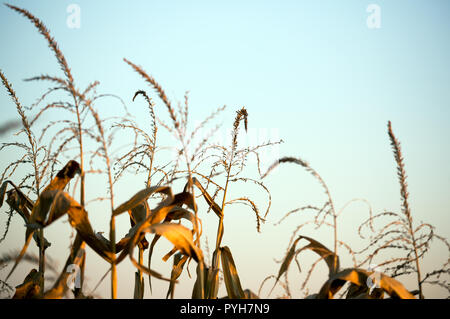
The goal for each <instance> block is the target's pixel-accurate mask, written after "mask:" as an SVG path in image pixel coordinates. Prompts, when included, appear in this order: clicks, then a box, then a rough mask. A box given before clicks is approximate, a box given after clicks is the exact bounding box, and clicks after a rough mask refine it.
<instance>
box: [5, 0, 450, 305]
mask: <svg viewBox="0 0 450 319" xmlns="http://www.w3.org/2000/svg"><path fill="white" fill-rule="evenodd" d="M10 3H12V4H14V5H17V6H19V7H23V8H25V9H27V10H29V11H30V12H31V13H33V14H34V15H35V16H37V17H39V18H40V19H41V20H42V21H43V22H44V23H45V25H46V26H47V27H48V28H49V29H50V31H51V34H52V35H53V36H54V37H55V39H56V40H57V42H58V43H59V46H60V49H61V50H62V52H63V53H64V55H65V57H66V59H67V61H68V64H69V66H70V67H71V69H72V71H73V75H74V78H75V81H76V83H77V85H78V86H79V87H85V86H87V85H88V84H89V83H91V82H93V81H94V80H98V81H100V83H101V84H100V87H99V92H101V93H114V94H117V95H119V96H120V97H121V98H123V99H124V100H125V101H126V103H127V106H128V108H129V110H130V111H131V112H132V113H133V115H134V116H136V118H137V119H138V120H139V121H141V123H143V125H148V121H147V122H146V121H145V119H147V110H146V109H145V107H144V106H143V105H144V104H143V103H141V104H136V102H135V103H134V104H132V102H131V98H132V96H133V94H134V92H135V91H136V90H139V89H145V90H147V91H148V92H152V95H151V96H152V97H153V98H154V100H155V101H156V103H157V113H158V112H159V113H158V114H161V115H160V116H161V117H162V118H165V119H167V114H165V113H164V112H165V110H164V108H163V105H162V103H161V101H160V100H159V99H158V98H157V96H156V94H154V93H153V90H151V89H150V88H149V87H148V86H147V85H146V84H145V83H144V81H143V80H142V79H141V78H140V77H139V76H138V75H137V74H136V73H134V72H133V71H132V70H131V68H130V67H129V66H128V65H127V64H125V63H124V62H123V61H122V59H123V58H124V57H125V58H127V59H129V60H131V61H132V62H134V63H136V64H138V65H141V66H142V67H143V68H144V69H145V70H146V71H147V72H148V73H149V74H151V75H152V76H154V77H155V79H156V80H157V81H158V82H159V83H160V84H161V85H162V86H163V88H164V89H165V90H166V92H167V93H168V95H169V97H170V98H171V99H172V100H173V101H183V96H184V93H185V91H187V90H189V91H190V119H191V121H192V125H195V123H196V122H199V121H201V120H202V119H203V118H205V116H207V115H208V114H210V113H211V112H212V111H213V110H215V109H216V108H217V107H220V106H222V105H227V109H226V110H225V111H224V112H223V113H222V115H221V117H220V118H219V119H218V121H216V122H218V123H223V125H224V126H223V127H222V128H223V130H226V129H228V128H229V127H231V123H232V121H233V118H234V114H235V113H234V111H235V110H237V109H238V108H240V107H242V106H245V107H246V108H247V110H248V113H249V128H252V129H253V130H254V131H253V132H256V133H255V134H256V135H255V136H256V138H257V140H258V142H263V140H264V139H266V137H269V138H281V139H283V141H284V143H283V144H282V145H281V146H280V147H279V148H275V149H274V150H273V151H272V152H271V153H270V154H268V155H270V156H269V157H270V158H269V160H268V162H271V161H272V159H274V158H276V157H278V156H294V157H301V158H303V159H305V160H307V161H308V162H309V163H310V164H311V166H312V167H314V168H315V169H316V170H317V171H318V172H319V173H320V174H321V176H322V177H323V179H324V180H325V181H326V183H327V184H328V186H329V188H330V191H331V194H332V196H333V198H334V200H335V204H336V206H337V207H338V208H340V207H342V206H343V205H344V204H345V203H346V202H347V201H348V200H351V199H353V198H364V199H366V200H367V201H369V202H370V203H371V205H372V208H373V210H374V212H380V211H382V210H384V209H386V210H394V211H399V210H400V193H399V185H398V181H397V178H396V166H395V162H394V159H393V156H392V152H391V148H390V143H389V139H388V135H387V121H388V120H390V121H392V125H393V129H394V132H395V134H396V136H397V138H398V139H399V140H400V141H401V142H402V148H403V154H404V157H405V163H406V171H407V174H408V182H409V191H410V201H411V208H412V213H413V216H414V218H415V220H416V222H417V223H418V222H420V221H424V222H428V223H431V224H433V225H434V226H436V232H437V233H439V234H440V235H442V236H444V237H447V238H448V237H449V235H450V217H449V216H450V214H449V213H450V212H449V208H450V196H449V195H450V194H449V191H450V167H449V165H448V158H449V156H450V149H449V136H450V127H449V125H448V123H449V119H450V75H449V70H450V42H449V41H448V39H449V38H450V19H449V18H450V2H448V1H446V0H442V1H438V0H435V1H419V0H408V1H406V0H405V1H402V0H398V1H381V0H379V1H373V2H372V1H361V0H358V1H356V0H353V1H350V0H349V1H332V0H329V1H261V0H259V1H226V2H223V1H222V2H219V1H172V0H170V1H133V2H131V1H104V0H102V1H76V2H74V1H48V0H47V1H12V2H10ZM72 3H76V4H77V5H78V6H79V8H80V9H81V12H80V27H79V28H70V27H69V26H68V24H67V18H68V17H69V15H70V13H67V7H68V6H69V5H70V4H72ZM371 3H374V4H377V5H378V6H379V8H380V9H381V11H380V28H369V27H368V24H367V18H368V17H369V15H370V14H371V13H369V12H367V11H366V9H367V7H368V6H369V4H371ZM0 43H1V48H2V49H1V50H0V68H1V69H2V70H3V72H4V73H5V74H6V76H7V77H8V79H9V80H10V82H12V83H13V86H14V88H15V90H16V92H17V95H18V97H19V99H20V100H21V101H22V103H23V104H24V105H29V104H31V103H33V102H34V101H35V100H36V99H37V98H38V96H39V95H40V94H41V93H42V92H43V90H44V89H45V88H46V86H45V85H44V84H36V83H29V82H24V81H23V79H25V78H28V77H32V76H35V75H39V74H50V75H53V74H55V75H61V71H60V70H59V69H58V65H57V63H56V59H55V57H54V56H53V55H52V52H51V51H50V49H49V48H48V47H47V43H46V41H45V40H44V39H43V37H42V36H41V35H40V34H39V33H38V32H37V31H36V30H35V28H34V26H33V25H31V23H30V22H29V21H27V20H26V19H25V18H23V17H21V16H19V15H18V14H17V13H15V12H13V11H12V10H10V9H8V8H7V7H5V6H3V5H2V6H0ZM105 101H106V100H105ZM107 102H110V103H107ZM101 105H102V106H101V107H100V109H99V111H100V113H101V114H102V115H103V116H110V115H114V114H115V110H118V109H120V107H119V106H118V103H117V102H116V101H114V100H108V101H106V102H105V103H104V104H101ZM138 105H139V106H140V107H139V106H138ZM0 107H1V117H2V119H1V121H4V122H6V121H8V120H12V119H17V118H18V117H17V116H18V115H17V112H16V109H15V107H14V104H13V103H12V102H11V100H10V99H9V97H8V95H7V93H6V91H5V90H4V89H2V90H1V92H0ZM158 108H159V109H158ZM48 114H49V115H48V117H46V118H45V120H54V119H55V118H56V115H55V118H52V115H50V113H48ZM44 124H45V123H40V124H39V123H38V125H42V126H44ZM263 135H265V137H264V136H263ZM0 138H1V140H2V142H4V141H8V137H7V136H1V137H0ZM118 139H119V143H122V144H126V143H127V142H128V141H129V139H128V140H127V137H126V136H125V135H122V134H120V136H119V137H118ZM164 142H165V143H164ZM172 142H173V141H172V140H170V139H167V140H165V141H161V144H166V145H167V144H170V143H172ZM0 156H1V160H0V167H1V169H2V170H3V169H4V168H5V167H6V165H7V163H9V162H10V161H11V160H12V159H14V158H17V156H18V155H17V154H14V153H5V152H2V153H1V155H0ZM248 168H249V172H250V173H249V174H250V175H251V174H254V170H255V166H254V165H253V164H250V165H249V167H248ZM90 182H91V185H89V184H88V186H87V188H88V190H89V188H91V189H95V188H96V187H102V186H101V185H100V184H98V182H97V181H96V180H95V178H91V179H89V178H88V183H90ZM266 182H267V186H268V187H269V188H270V190H271V192H272V200H273V203H272V210H271V212H270V214H269V216H268V221H267V222H266V223H265V224H264V225H263V227H262V233H260V234H258V233H257V232H256V230H255V222H254V216H253V215H252V212H249V211H247V210H246V209H244V208H241V207H238V206H235V207H234V208H233V209H230V210H229V211H228V214H226V217H225V237H224V244H226V245H228V246H229V247H230V249H231V251H232V252H233V255H234V259H235V261H236V264H237V267H238V271H239V274H240V275H241V277H242V278H241V280H242V282H243V286H244V288H250V289H252V290H253V291H255V292H256V291H257V290H258V288H259V284H260V283H261V282H262V280H263V279H264V278H265V277H266V276H268V275H271V274H276V273H277V272H278V268H279V264H277V263H275V262H274V259H277V260H280V259H281V258H282V257H283V256H284V254H285V250H286V249H287V245H288V242H289V238H290V234H291V232H292V231H293V230H294V229H295V225H298V224H300V223H302V222H304V221H305V220H308V217H307V216H295V217H291V218H290V219H289V220H288V221H286V222H285V223H283V224H281V225H279V226H273V223H274V222H276V221H278V220H279V219H280V218H281V217H282V216H283V215H284V213H286V212H287V211H289V210H290V209H293V208H296V207H299V206H304V205H308V204H311V205H321V204H322V203H323V201H324V200H325V198H324V196H323V193H322V191H321V189H320V187H319V186H318V185H317V183H316V181H315V180H314V179H313V178H312V177H311V176H310V175H308V174H307V173H305V172H304V171H303V170H302V169H301V168H300V167H295V166H293V165H286V166H283V167H281V168H280V169H279V170H277V171H276V172H274V174H273V175H271V176H269V177H268V178H267V180H266ZM99 185H100V186H99ZM142 185H143V181H142V179H136V180H133V178H130V180H129V181H127V182H126V183H124V184H121V185H118V186H117V187H116V189H115V191H116V194H117V200H116V203H117V204H120V203H121V202H122V201H124V200H126V199H127V197H129V196H131V195H132V194H134V193H135V192H137V191H138V190H140V189H141V187H142ZM237 190H238V191H237V192H236V194H237V193H239V192H246V191H248V190H247V189H246V188H238V189H237ZM251 192H252V191H250V194H246V196H249V197H252V196H254V197H255V198H256V199H257V200H259V201H260V202H261V205H262V207H265V205H266V203H265V202H264V200H265V199H264V198H265V197H264V195H263V194H262V195H260V194H259V193H255V194H253V193H251ZM241 196H242V195H241ZM101 207H103V208H101ZM1 209H2V214H0V221H1V225H2V227H4V224H5V222H6V217H7V216H6V215H5V214H3V212H4V211H5V208H4V207H2V208H1ZM96 209H97V208H96ZM98 209H99V210H101V209H103V210H104V212H101V211H96V212H95V213H93V212H91V211H90V210H89V208H88V211H89V212H90V218H91V220H92V222H93V224H94V225H95V227H96V230H99V231H100V230H101V231H105V232H106V233H107V232H108V221H109V213H108V205H107V204H106V205H105V206H99V208H98ZM366 216H367V209H366V206H364V205H363V204H355V205H354V206H351V207H350V208H349V209H348V211H347V212H345V213H344V215H343V218H342V219H341V224H340V226H339V231H340V234H341V236H342V238H343V239H348V240H349V242H350V243H352V244H353V245H354V246H355V247H356V248H359V247H362V246H363V244H364V243H363V242H361V241H359V242H358V239H357V238H356V236H355V235H354V234H356V229H357V226H358V225H359V223H360V222H361V221H362V220H363V219H364V218H365V217H366ZM200 217H202V216H200ZM214 217H215V216H212V214H211V215H207V216H206V215H205V217H204V218H205V220H204V221H203V223H204V224H205V225H212V226H210V230H209V231H210V235H208V240H209V245H210V247H212V246H213V245H214V242H215V237H214V233H215V231H216V227H217V226H216V224H217V220H216V219H215V218H214ZM65 220H66V219H65V218H64V221H60V222H58V223H59V224H58V225H59V226H58V225H52V226H53V227H49V230H48V234H49V235H48V236H49V240H50V241H52V242H55V241H56V242H57V240H56V238H61V243H59V244H58V243H55V244H54V246H53V247H52V249H53V251H52V250H51V249H49V250H48V253H49V255H50V256H52V257H54V259H56V260H58V261H59V266H60V267H62V266H63V265H64V262H65V258H66V254H67V253H68V249H67V247H68V243H69V237H70V236H71V230H70V227H69V225H68V223H66V222H65ZM127 223H128V221H127V219H125V218H124V219H123V225H119V230H120V231H121V232H122V234H125V233H126V232H127V226H128V224H127ZM55 226H56V227H55ZM121 227H122V228H121ZM50 228H52V229H50ZM2 229H3V228H2ZM63 229H64V230H63ZM23 231H24V228H23V223H22V220H21V219H20V218H19V217H18V216H15V217H14V219H13V222H12V226H11V229H10V233H9V234H8V237H7V239H6V240H5V241H4V242H3V243H1V244H0V252H2V253H3V252H6V251H11V250H13V249H20V248H21V245H22V242H23V237H24V236H23ZM207 234H208V233H207ZM303 234H304V235H308V236H312V237H314V238H317V239H318V240H319V241H321V242H323V243H324V244H325V245H327V246H328V247H332V234H330V233H327V232H317V231H314V230H313V229H308V230H305V233H303ZM72 235H73V233H72ZM52 236H53V238H52ZM161 247H165V248H161V250H160V251H159V255H157V254H156V255H155V269H157V270H158V269H159V270H160V271H161V272H164V271H165V272H164V273H165V274H166V275H169V274H170V272H169V271H168V269H169V268H168V266H165V264H164V263H163V262H160V263H158V262H156V260H160V257H162V256H163V255H164V254H165V253H166V250H169V249H170V245H166V246H164V244H161ZM32 249H35V248H34V247H33V248H32ZM304 256H305V257H304V258H305V259H304V260H305V262H306V263H308V262H311V260H314V259H313V258H312V257H313V256H312V255H308V254H305V255H304ZM445 256H448V252H446V250H445V249H444V247H442V245H441V246H440V245H439V244H437V245H436V248H435V250H434V252H432V253H431V254H430V259H429V260H428V261H427V262H426V263H425V264H426V266H427V267H428V268H429V269H433V266H434V265H435V264H436V263H437V262H442V261H445V260H446V259H445V258H448V257H445ZM343 258H344V257H343ZM443 258H444V259H443ZM300 260H303V259H302V257H300ZM347 261H348V262H347ZM169 263H170V262H169ZM343 263H344V264H346V265H347V266H351V264H350V259H348V260H347V259H344V262H343ZM21 267H22V268H19V270H18V271H17V276H15V277H13V280H15V281H16V282H17V283H19V282H21V281H22V280H23V279H22V278H23V277H24V274H25V272H27V270H28V268H27V267H29V266H21ZM107 268H108V265H107V263H106V262H104V261H102V260H101V259H100V258H99V257H97V256H95V255H94V253H93V252H92V251H91V252H90V254H89V255H88V259H87V272H88V276H89V282H88V284H89V285H90V287H93V286H94V285H95V284H96V283H97V281H98V279H99V278H100V277H101V276H102V274H103V273H104V272H105V271H106V270H107ZM190 270H191V274H192V275H194V274H195V267H194V263H193V264H192V265H191V267H190ZM21 271H22V272H21ZM4 273H5V271H4V270H3V271H2V272H0V274H2V275H3V274H4ZM296 274H297V271H296V269H295V267H293V268H292V275H291V278H292V283H291V289H292V291H293V293H294V296H297V297H298V296H303V294H302V293H303V292H299V291H298V282H299V280H298V278H297V277H296ZM324 274H325V273H324V272H323V271H321V270H318V272H317V273H316V274H315V277H314V278H313V279H314V280H313V281H312V285H311V287H312V288H311V289H312V290H314V289H317V287H319V286H320V283H321V282H322V281H323V280H324V279H325V275H324ZM133 276H134V275H133V268H132V265H131V263H130V262H129V261H128V260H126V261H125V262H124V263H123V264H122V265H120V267H119V288H120V289H119V297H121V298H129V297H132V293H133V288H132V287H133V278H134V277H133ZM181 281H182V282H183V283H182V284H181V285H180V286H179V288H178V290H177V292H176V297H179V298H181V297H189V296H190V289H191V287H192V283H193V281H192V279H189V277H188V276H187V275H186V274H184V275H183V276H182V277H181ZM409 284H410V287H411V288H414V284H413V281H412V282H411V283H409V282H407V285H409ZM155 285H156V289H155V291H154V293H153V295H152V296H153V297H164V296H165V291H166V286H167V285H166V283H161V282H157V281H156V280H155ZM269 285H270V283H269ZM265 290H267V287H266V289H265ZM108 291H109V282H108V280H105V282H104V283H103V284H102V286H100V288H99V289H98V291H97V292H98V293H99V294H100V295H102V296H104V297H107V296H108ZM220 291H221V292H222V294H224V289H223V287H222V288H221V290H220ZM312 292H314V291H312ZM147 293H148V291H147ZM277 293H278V294H281V293H282V292H281V290H278V291H275V292H274V294H273V295H272V296H277ZM264 294H267V291H265V292H264ZM430 294H431V296H437V297H439V296H442V291H440V290H436V291H434V290H431V291H430ZM219 295H220V293H219ZM148 296H150V295H148Z"/></svg>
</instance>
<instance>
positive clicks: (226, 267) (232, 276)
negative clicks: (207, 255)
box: [220, 246, 245, 299]
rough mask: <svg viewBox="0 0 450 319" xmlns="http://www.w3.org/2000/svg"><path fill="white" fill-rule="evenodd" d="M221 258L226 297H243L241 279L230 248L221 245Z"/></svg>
mask: <svg viewBox="0 0 450 319" xmlns="http://www.w3.org/2000/svg"><path fill="white" fill-rule="evenodd" d="M220 250H221V259H222V269H223V277H224V280H225V287H226V288H227V293H228V298H230V299H244V298H245V294H244V291H243V290H242V286H241V281H240V280H239V275H238V273H237V270H236V265H235V264H234V260H233V256H232V255H231V251H230V249H229V248H228V247H227V246H225V247H221V248H220Z"/></svg>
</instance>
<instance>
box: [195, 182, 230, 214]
mask: <svg viewBox="0 0 450 319" xmlns="http://www.w3.org/2000/svg"><path fill="white" fill-rule="evenodd" d="M192 181H193V183H194V185H195V186H197V188H198V189H199V190H200V191H201V192H202V195H203V198H204V199H205V200H206V202H207V203H208V205H209V206H210V207H211V209H212V210H213V211H214V213H216V215H217V217H219V218H222V217H223V212H222V209H221V208H220V206H219V205H218V204H217V203H216V202H215V201H214V200H213V199H212V197H211V196H210V195H209V194H208V192H207V191H206V190H205V189H204V188H203V186H202V184H201V183H200V182H199V181H198V179H196V178H195V177H193V178H192Z"/></svg>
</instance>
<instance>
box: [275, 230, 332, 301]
mask: <svg viewBox="0 0 450 319" xmlns="http://www.w3.org/2000/svg"><path fill="white" fill-rule="evenodd" d="M301 239H306V240H308V241H309V244H308V245H306V246H304V247H302V248H300V249H298V250H296V246H297V244H298V242H299V241H300V240H301ZM305 249H310V250H312V251H314V252H315V253H317V254H318V255H319V256H320V257H322V258H323V259H324V260H325V262H326V263H327V265H328V269H329V276H331V275H333V274H335V273H336V272H337V271H338V269H339V257H338V256H336V266H335V254H334V253H333V252H332V251H330V250H329V249H328V248H327V247H325V246H324V245H322V244H321V243H319V242H318V241H316V240H314V239H312V238H310V237H306V236H299V237H298V238H297V239H296V240H295V241H294V243H293V244H292V246H291V248H290V249H289V251H288V253H287V255H286V257H285V258H284V260H283V263H282V264H281V267H280V270H279V271H278V276H277V278H276V281H275V284H274V286H273V288H272V290H271V292H272V291H273V289H274V288H275V286H276V284H277V282H278V280H279V279H280V277H281V276H282V275H283V274H284V273H285V272H286V271H287V270H288V268H289V265H290V263H291V262H292V259H293V258H294V256H296V255H297V254H299V253H300V252H301V251H303V250H305Z"/></svg>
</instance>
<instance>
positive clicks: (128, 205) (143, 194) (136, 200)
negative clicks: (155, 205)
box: [113, 186, 172, 216]
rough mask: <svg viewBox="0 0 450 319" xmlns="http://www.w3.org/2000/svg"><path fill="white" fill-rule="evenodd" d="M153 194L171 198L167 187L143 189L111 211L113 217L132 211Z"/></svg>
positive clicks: (169, 189) (170, 192) (170, 190)
mask: <svg viewBox="0 0 450 319" xmlns="http://www.w3.org/2000/svg"><path fill="white" fill-rule="evenodd" d="M154 193H163V194H166V195H168V196H169V197H170V198H172V189H171V188H170V187H168V186H152V187H148V188H145V189H143V190H141V191H139V192H137V193H136V194H135V195H134V196H133V197H131V198H130V199H129V200H127V201H126V202H125V203H123V204H122V205H120V206H119V207H117V208H116V209H115V210H114V211H113V215H114V216H117V215H119V214H121V213H123V212H126V211H128V210H131V209H133V208H134V207H136V206H138V205H139V204H141V203H142V202H143V201H145V200H147V198H149V197H150V195H152V194H154Z"/></svg>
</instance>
